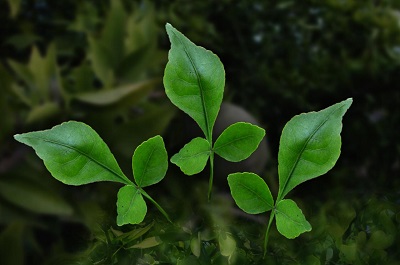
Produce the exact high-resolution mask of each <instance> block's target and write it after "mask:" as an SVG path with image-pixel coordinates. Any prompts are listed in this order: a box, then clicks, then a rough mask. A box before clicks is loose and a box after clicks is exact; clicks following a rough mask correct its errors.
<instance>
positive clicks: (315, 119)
mask: <svg viewBox="0 0 400 265" xmlns="http://www.w3.org/2000/svg"><path fill="white" fill-rule="evenodd" d="M351 103H352V99H347V100H345V101H342V102H340V103H337V104H335V105H332V106H330V107H328V108H326V109H324V110H321V111H319V112H309V113H303V114H300V115H297V116H295V117H293V118H292V119H291V120H290V121H289V122H288V123H287V124H286V125H285V127H284V128H283V132H282V135H281V139H280V145H279V153H278V174H279V194H278V201H279V200H280V199H283V198H284V197H285V195H286V194H287V193H288V192H290V191H291V190H292V189H293V188H294V187H296V186H297V185H299V184H300V183H303V182H305V181H307V180H310V179H312V178H316V177H318V176H321V175H323V174H325V173H326V172H328V171H329V170H330V169H331V168H332V167H333V166H334V165H335V163H336V161H337V159H338V158H339V155H340V147H341V137H340V132H341V130H342V118H343V115H344V114H345V113H346V111H347V109H348V108H349V107H350V105H351Z"/></svg>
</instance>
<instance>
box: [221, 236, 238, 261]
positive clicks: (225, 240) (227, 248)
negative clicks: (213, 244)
mask: <svg viewBox="0 0 400 265" xmlns="http://www.w3.org/2000/svg"><path fill="white" fill-rule="evenodd" d="M218 244H219V250H220V251H221V255H222V256H224V257H229V256H231V255H232V254H233V252H235V250H236V241H235V239H234V238H233V236H232V235H231V234H230V233H226V232H221V233H220V234H219V235H218Z"/></svg>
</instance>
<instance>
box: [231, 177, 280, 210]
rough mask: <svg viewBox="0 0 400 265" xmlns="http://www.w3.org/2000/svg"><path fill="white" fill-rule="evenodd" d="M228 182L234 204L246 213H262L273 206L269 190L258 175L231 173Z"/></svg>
mask: <svg viewBox="0 0 400 265" xmlns="http://www.w3.org/2000/svg"><path fill="white" fill-rule="evenodd" d="M228 184H229V187H230V189H231V194H232V197H233V199H234V200H235V202H236V204H237V205H238V206H239V208H240V209H242V210H243V211H245V212H246V213H249V214H258V213H263V212H266V211H269V210H271V209H272V208H273V207H274V199H273V198H272V194H271V191H270V190H269V188H268V186H267V184H266V183H265V181H264V180H263V179H262V178H260V177H259V176H258V175H256V174H254V173H246V172H245V173H233V174H230V175H229V176H228Z"/></svg>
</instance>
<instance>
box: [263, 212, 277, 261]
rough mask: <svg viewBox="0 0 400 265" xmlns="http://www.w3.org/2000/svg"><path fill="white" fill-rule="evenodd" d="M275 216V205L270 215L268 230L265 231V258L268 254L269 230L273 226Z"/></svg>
mask: <svg viewBox="0 0 400 265" xmlns="http://www.w3.org/2000/svg"><path fill="white" fill-rule="evenodd" d="M274 218H275V207H274V209H272V211H271V215H270V216H269V222H268V226H267V231H266V232H265V239H264V258H265V256H266V254H267V247H268V238H269V230H270V228H271V224H272V221H273V220H274Z"/></svg>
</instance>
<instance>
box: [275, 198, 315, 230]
mask: <svg viewBox="0 0 400 265" xmlns="http://www.w3.org/2000/svg"><path fill="white" fill-rule="evenodd" d="M275 217H276V227H277V229H278V231H279V233H281V234H282V235H284V236H285V237H287V238H295V237H298V236H299V235H300V234H302V233H304V232H307V231H311V225H310V223H309V222H307V220H306V218H305V217H304V215H303V212H302V211H301V209H300V208H299V207H298V206H297V204H296V203H295V202H294V201H292V200H288V199H286V200H281V201H280V202H278V204H277V205H276V210H275Z"/></svg>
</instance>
